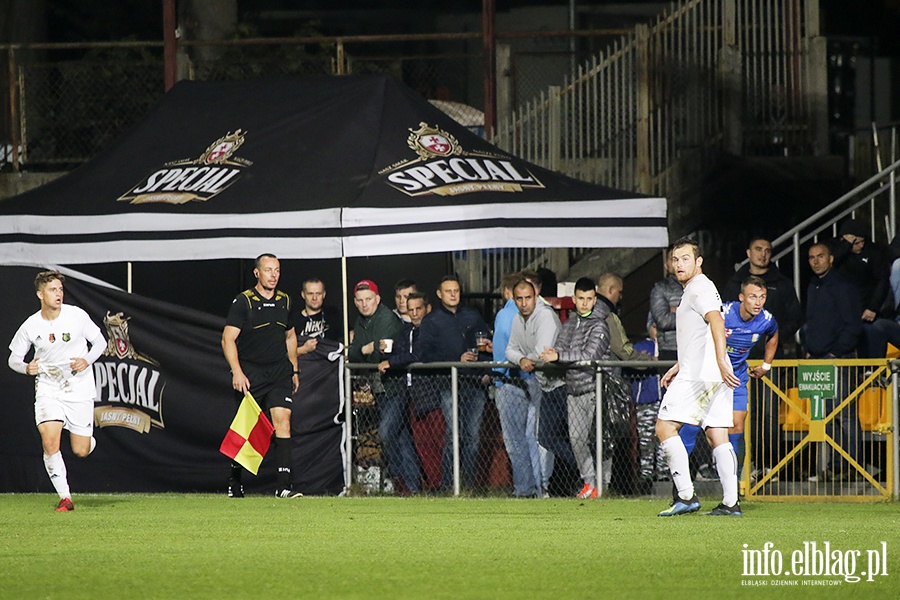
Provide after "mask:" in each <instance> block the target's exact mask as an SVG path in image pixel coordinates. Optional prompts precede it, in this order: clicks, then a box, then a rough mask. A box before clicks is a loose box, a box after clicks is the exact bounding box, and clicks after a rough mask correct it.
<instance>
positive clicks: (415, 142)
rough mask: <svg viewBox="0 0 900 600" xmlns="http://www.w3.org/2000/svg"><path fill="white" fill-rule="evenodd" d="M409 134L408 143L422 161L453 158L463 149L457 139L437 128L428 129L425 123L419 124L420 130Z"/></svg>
mask: <svg viewBox="0 0 900 600" xmlns="http://www.w3.org/2000/svg"><path fill="white" fill-rule="evenodd" d="M410 131H412V133H411V134H409V138H407V140H406V143H407V144H409V147H410V148H412V149H413V150H415V151H416V153H417V154H418V155H419V156H420V157H421V158H422V160H428V159H429V158H434V157H438V156H451V155H453V154H460V153H461V152H462V149H461V148H460V146H459V142H457V141H456V138H455V137H453V136H452V135H450V134H449V133H447V132H446V131H441V130H440V129H438V128H437V127H428V126H427V125H426V124H425V123H419V128H418V129H416V130H415V131H413V130H412V129H410Z"/></svg>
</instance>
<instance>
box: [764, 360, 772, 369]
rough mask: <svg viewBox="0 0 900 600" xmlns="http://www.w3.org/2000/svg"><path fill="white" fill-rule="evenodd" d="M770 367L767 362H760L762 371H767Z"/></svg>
mask: <svg viewBox="0 0 900 600" xmlns="http://www.w3.org/2000/svg"><path fill="white" fill-rule="evenodd" d="M771 368H772V365H770V364H769V363H767V362H764V363H763V364H762V370H763V371H768V370H769V369H771Z"/></svg>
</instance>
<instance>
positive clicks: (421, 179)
mask: <svg viewBox="0 0 900 600" xmlns="http://www.w3.org/2000/svg"><path fill="white" fill-rule="evenodd" d="M665 215H666V213H665V200H664V199H662V198H646V197H643V196H639V195H637V194H633V193H630V192H622V191H619V190H614V189H611V188H606V187H602V186H596V185H591V184H587V183H584V182H580V181H577V180H574V179H571V178H568V177H564V176H561V175H558V174H555V173H553V172H551V171H548V170H545V169H543V168H540V167H538V166H535V165H532V164H530V163H527V162H525V161H523V160H520V159H518V158H515V157H513V156H511V155H509V154H507V153H505V152H503V151H501V150H499V149H497V148H495V147H494V146H492V145H490V144H488V143H487V142H486V141H484V140H483V139H481V138H479V137H478V136H476V135H474V134H472V133H471V132H469V131H468V130H467V129H466V128H465V127H463V126H461V125H459V124H458V123H456V122H455V121H453V120H452V119H450V118H449V117H447V116H446V115H445V114H444V113H443V112H441V111H440V110H439V109H437V108H435V107H434V106H432V105H431V104H429V103H428V101H426V100H425V99H424V98H422V97H421V96H420V95H418V94H417V93H415V92H414V91H412V90H410V89H409V88H407V87H405V86H404V85H403V84H402V83H400V82H398V81H397V80H395V79H393V78H391V77H387V76H384V75H362V76H343V77H310V78H296V79H284V80H261V81H247V82H228V83H206V82H181V83H179V84H178V85H176V86H175V87H174V88H173V89H172V91H170V92H169V93H168V94H167V95H166V97H165V99H164V100H163V101H162V103H161V104H160V105H159V107H158V108H157V109H156V110H155V111H154V112H152V113H151V114H150V115H149V116H148V117H147V118H145V119H144V120H143V121H142V122H141V123H140V124H139V125H137V126H136V127H135V128H134V129H133V130H132V131H131V132H129V134H128V135H126V136H125V137H124V138H123V139H122V140H120V141H119V142H118V143H117V144H116V145H114V146H113V147H111V148H110V149H109V150H107V151H105V152H104V153H102V154H101V155H100V156H98V157H97V158H95V159H94V160H92V161H90V162H89V163H87V164H85V165H83V166H82V167H80V168H79V169H76V170H75V171H73V172H72V173H70V174H68V175H66V176H65V177H62V178H60V179H58V180H55V181H53V182H51V183H49V184H47V185H45V186H43V187H41V188H38V189H36V190H32V191H30V192H27V193H25V194H22V195H20V196H17V197H15V198H11V199H9V200H7V201H4V202H0V260H3V261H4V262H5V263H7V264H10V263H15V264H42V263H48V262H56V263H63V264H76V263H89V262H109V261H125V260H133V261H164V260H191V259H212V258H243V257H248V256H255V255H257V254H259V253H261V252H273V253H276V254H278V255H279V256H282V257H284V258H328V257H339V256H342V255H344V256H366V255H384V254H404V253H416V252H435V251H444V250H455V249H470V248H480V247H638V246H646V247H660V246H664V245H665V244H666V243H667V234H666V216H665Z"/></svg>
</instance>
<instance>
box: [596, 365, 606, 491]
mask: <svg viewBox="0 0 900 600" xmlns="http://www.w3.org/2000/svg"><path fill="white" fill-rule="evenodd" d="M594 368H595V369H596V373H597V377H596V389H595V393H594V398H595V404H596V408H597V414H596V416H595V418H594V419H595V424H594V427H595V428H596V431H595V433H596V436H595V442H594V444H595V449H594V451H595V454H596V460H595V461H594V464H595V465H596V466H595V468H594V471H595V473H596V475H595V479H596V480H597V497H601V496H603V492H604V490H603V481H604V479H603V369H602V368H600V367H599V366H596V365H595V366H594Z"/></svg>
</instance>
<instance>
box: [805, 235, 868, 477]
mask: <svg viewBox="0 0 900 600" xmlns="http://www.w3.org/2000/svg"><path fill="white" fill-rule="evenodd" d="M833 265H834V256H832V254H831V250H830V249H829V247H828V245H827V244H814V245H813V246H812V247H810V249H809V266H810V268H811V269H812V272H813V277H812V279H811V280H810V282H809V291H808V293H807V298H806V325H804V326H803V330H804V331H803V333H804V335H803V341H804V345H805V348H806V358H853V357H855V356H856V345H857V343H858V342H859V337H860V332H861V329H862V321H861V320H860V318H859V316H860V314H861V313H862V308H861V303H860V300H859V294H858V293H857V290H856V287H855V286H854V285H853V284H851V283H849V282H848V281H847V280H846V279H844V278H843V277H842V276H841V274H840V273H838V272H837V270H836V269H834V268H833ZM850 375H851V367H840V368H838V389H837V390H836V391H837V394H838V396H839V397H838V398H826V399H825V400H826V405H825V411H826V414H828V413H830V412H831V411H832V410H834V407H835V406H837V404H838V403H840V402H841V401H842V400H843V399H844V398H845V397H846V396H847V395H848V394H849V393H850V381H849V380H850ZM834 421H837V422H838V425H839V426H840V429H841V431H840V443H841V447H843V448H844V450H846V451H847V454H849V455H850V456H851V458H853V460H856V457H857V456H858V455H859V433H860V432H859V420H858V419H857V416H856V403H855V402H853V403H850V405H848V406H847V407H846V408H844V410H842V411H841V414H840V416H839V417H837V418H836V419H835V420H834ZM833 428H834V425H832V426H831V427H829V428H828V429H829V435H830V436H831V437H832V438H834V439H838V438H837V437H836V436H835V435H834V432H833V431H831V430H832V429H833ZM838 458H839V457H837V456H835V457H834V459H833V460H832V466H831V471H834V470H835V467H836V466H837V465H836V464H835V463H834V460H836V459H838ZM830 474H831V473H830V472H829V471H828V470H826V472H825V473H823V474H819V475H825V476H826V477H827V476H829V475H830Z"/></svg>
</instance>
